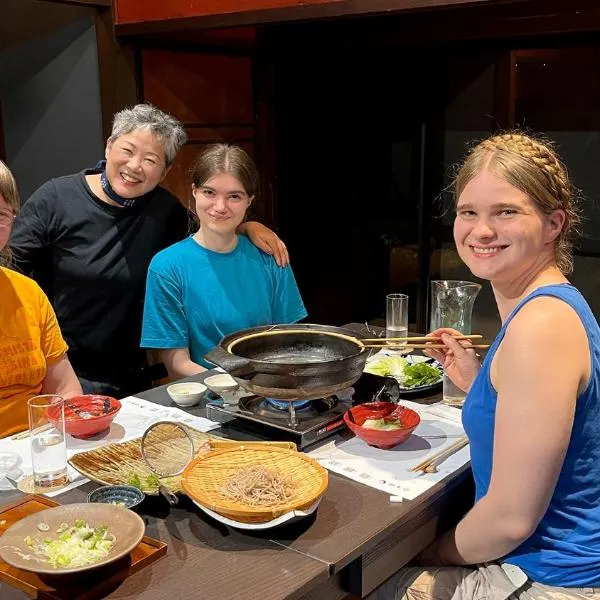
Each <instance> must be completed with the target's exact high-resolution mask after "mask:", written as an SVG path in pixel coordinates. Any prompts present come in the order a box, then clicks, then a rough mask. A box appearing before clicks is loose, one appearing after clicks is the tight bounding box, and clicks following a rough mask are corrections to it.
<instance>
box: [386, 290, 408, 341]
mask: <svg viewBox="0 0 600 600" xmlns="http://www.w3.org/2000/svg"><path fill="white" fill-rule="evenodd" d="M407 334H408V296H407V295H406V294H388V295H387V296H386V311H385V337H406V336H407Z"/></svg>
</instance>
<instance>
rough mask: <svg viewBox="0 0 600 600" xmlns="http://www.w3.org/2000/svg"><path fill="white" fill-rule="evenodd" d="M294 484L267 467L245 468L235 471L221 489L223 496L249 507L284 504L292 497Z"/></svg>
mask: <svg viewBox="0 0 600 600" xmlns="http://www.w3.org/2000/svg"><path fill="white" fill-rule="evenodd" d="M295 489H296V484H295V482H294V481H292V480H291V479H290V478H288V477H285V476H283V475H281V474H280V473H278V472H277V471H275V470H274V469H269V468H268V467H262V466H255V467H247V468H245V469H240V470H239V471H237V472H236V473H235V474H234V475H233V477H231V478H230V479H228V480H227V481H226V482H225V485H224V486H223V487H222V488H221V493H222V494H223V496H225V497H227V498H229V499H230V500H235V501H236V502H240V503H242V504H249V505H250V506H275V505H277V504H285V503H286V502H289V501H290V500H291V499H292V497H293V496H294V491H295Z"/></svg>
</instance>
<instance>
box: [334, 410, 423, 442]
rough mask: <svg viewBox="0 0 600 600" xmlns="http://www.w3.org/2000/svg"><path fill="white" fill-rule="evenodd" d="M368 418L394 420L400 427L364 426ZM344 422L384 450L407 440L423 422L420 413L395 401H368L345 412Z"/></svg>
mask: <svg viewBox="0 0 600 600" xmlns="http://www.w3.org/2000/svg"><path fill="white" fill-rule="evenodd" d="M367 419H371V420H379V419H383V420H384V421H387V420H389V421H393V422H397V423H399V424H400V427H399V428H398V429H389V430H385V429H371V428H368V427H363V425H364V423H365V422H366V421H367ZM344 422H345V423H346V425H347V426H348V427H349V428H350V430H351V431H352V432H353V433H354V434H355V435H356V436H357V437H359V438H360V439H361V440H363V441H364V442H366V443H367V444H369V446H375V447H376V448H381V449H383V450H389V449H390V448H393V447H394V446H397V445H398V444H401V443H402V442H405V441H406V440H407V439H408V438H409V437H410V436H411V434H412V432H413V431H414V430H415V429H416V428H417V427H418V425H419V423H420V422H421V417H420V416H419V413H417V412H415V411H414V410H412V409H410V408H407V407H405V406H401V405H400V404H394V403H393V402H367V403H365V404H359V405H358V406H355V407H353V408H351V409H350V410H348V411H346V412H345V413H344Z"/></svg>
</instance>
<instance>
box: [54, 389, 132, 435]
mask: <svg viewBox="0 0 600 600" xmlns="http://www.w3.org/2000/svg"><path fill="white" fill-rule="evenodd" d="M56 410H57V409H53V408H50V409H49V411H50V414H49V418H50V421H52V422H53V423H54V422H56V420H57V419H56V416H55V417H54V418H53V414H52V413H53V411H54V413H56ZM120 410H121V403H120V402H119V401H118V400H117V399H116V398H111V397H110V396H100V395H98V394H84V395H82V396H74V397H73V398H66V399H65V430H66V432H67V433H68V434H70V435H72V436H73V437H76V438H83V439H85V438H89V437H91V436H93V435H96V434H97V433H100V432H101V431H104V430H105V429H108V428H109V427H110V424H111V423H112V421H113V419H114V418H115V416H116V415H117V413H118V412H119V411H120Z"/></svg>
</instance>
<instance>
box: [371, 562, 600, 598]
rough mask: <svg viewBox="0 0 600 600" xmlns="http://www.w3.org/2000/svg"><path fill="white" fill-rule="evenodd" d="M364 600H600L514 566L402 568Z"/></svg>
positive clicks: (595, 591)
mask: <svg viewBox="0 0 600 600" xmlns="http://www.w3.org/2000/svg"><path fill="white" fill-rule="evenodd" d="M367 600H600V588H563V587H552V586H548V585H543V584H541V583H535V582H533V581H531V580H530V579H528V578H527V575H525V573H523V571H521V569H519V567H515V566H514V565H509V564H498V563H486V564H483V565H480V566H478V567H430V568H427V569H424V568H423V567H415V568H406V569H401V570H400V571H398V573H396V574H395V575H393V576H392V577H391V578H390V579H388V580H387V581H386V582H385V583H384V584H383V585H381V586H380V587H379V588H377V589H376V590H375V591H374V592H372V593H371V594H370V595H369V596H367Z"/></svg>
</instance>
